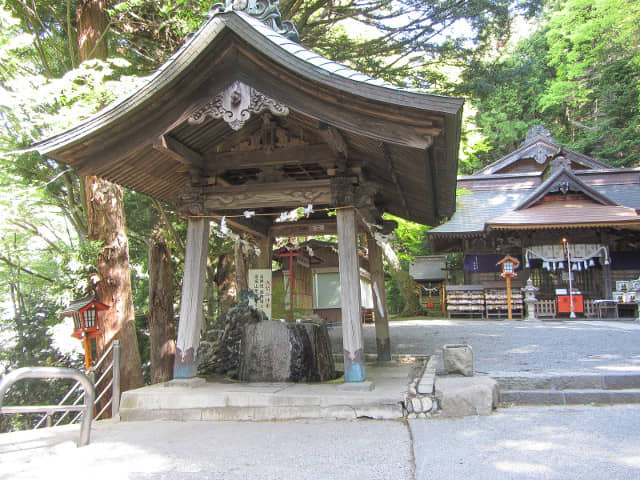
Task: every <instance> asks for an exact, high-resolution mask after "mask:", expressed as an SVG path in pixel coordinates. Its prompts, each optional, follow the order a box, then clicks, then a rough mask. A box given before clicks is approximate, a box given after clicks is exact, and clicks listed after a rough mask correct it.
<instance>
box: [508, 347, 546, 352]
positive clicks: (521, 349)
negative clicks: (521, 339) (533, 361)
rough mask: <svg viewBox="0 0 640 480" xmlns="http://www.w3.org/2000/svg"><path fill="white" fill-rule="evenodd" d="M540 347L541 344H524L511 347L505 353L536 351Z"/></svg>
mask: <svg viewBox="0 0 640 480" xmlns="http://www.w3.org/2000/svg"><path fill="white" fill-rule="evenodd" d="M539 348H540V345H523V346H522V347H518V348H511V349H509V350H507V351H506V352H505V353H534V352H535V351H536V350H538V349H539Z"/></svg>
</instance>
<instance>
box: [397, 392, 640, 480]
mask: <svg viewBox="0 0 640 480" xmlns="http://www.w3.org/2000/svg"><path fill="white" fill-rule="evenodd" d="M409 423H410V425H411V430H412V433H413V442H414V450H415V456H416V476H415V478H416V480H440V479H442V480H450V479H473V480H495V479H522V480H525V479H526V480H533V479H545V480H575V479H581V480H603V479H607V480H609V479H616V480H626V479H629V480H631V479H634V480H635V479H638V478H640V405H616V406H604V407H591V406H571V407H569V406H567V407H511V408H508V409H500V410H498V411H497V412H495V413H493V414H492V415H491V416H488V417H465V418H459V419H439V420H410V421H409Z"/></svg>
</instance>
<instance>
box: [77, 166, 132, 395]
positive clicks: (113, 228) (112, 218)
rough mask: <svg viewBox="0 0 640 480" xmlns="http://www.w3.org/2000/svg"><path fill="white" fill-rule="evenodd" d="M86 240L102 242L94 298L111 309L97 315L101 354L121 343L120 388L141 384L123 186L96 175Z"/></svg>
mask: <svg viewBox="0 0 640 480" xmlns="http://www.w3.org/2000/svg"><path fill="white" fill-rule="evenodd" d="M86 190H87V224H88V228H89V240H93V241H98V242H101V243H102V251H101V252H100V253H99V255H98V265H97V269H98V273H97V278H96V279H95V282H94V283H95V290H96V297H97V300H98V301H100V302H103V303H106V304H107V305H109V306H110V307H111V308H110V309H109V310H106V311H104V312H102V313H101V314H100V315H99V326H100V330H101V331H102V335H100V336H99V337H98V338H97V353H98V356H100V355H102V353H103V352H104V350H105V348H106V347H108V345H109V343H110V342H111V341H112V340H113V339H116V338H117V339H119V340H120V345H121V360H120V365H121V368H120V372H121V389H122V391H126V390H130V389H132V388H137V387H141V386H142V385H144V379H143V377H142V363H141V361H140V352H139V351H138V339H137V337H136V326H135V318H134V312H133V297H132V294H131V276H130V269H129V242H128V239H127V235H126V231H125V218H124V206H123V194H122V188H120V187H119V186H117V185H115V184H112V183H110V182H107V181H106V180H102V179H99V178H97V177H94V176H92V177H87V178H86Z"/></svg>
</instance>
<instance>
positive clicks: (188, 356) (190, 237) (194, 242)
mask: <svg viewBox="0 0 640 480" xmlns="http://www.w3.org/2000/svg"><path fill="white" fill-rule="evenodd" d="M208 242H209V220H208V219H204V218H197V217H195V218H190V219H189V225H188V228H187V248H186V251H185V259H184V278H183V281H182V299H181V301H180V322H179V323H178V339H177V341H176V358H175V362H174V365H173V378H192V377H195V376H196V375H197V372H198V361H197V358H196V354H197V352H198V345H199V343H200V328H201V326H202V317H203V310H202V302H203V300H204V287H205V273H206V267H207V246H208Z"/></svg>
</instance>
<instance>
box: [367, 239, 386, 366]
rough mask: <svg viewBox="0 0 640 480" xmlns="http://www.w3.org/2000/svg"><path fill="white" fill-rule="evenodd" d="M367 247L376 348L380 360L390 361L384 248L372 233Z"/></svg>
mask: <svg viewBox="0 0 640 480" xmlns="http://www.w3.org/2000/svg"><path fill="white" fill-rule="evenodd" d="M367 249H368V250H369V271H370V273H371V289H372V290H373V305H374V309H375V312H376V348H377V353H378V361H379V362H388V361H390V360H391V343H390V341H389V316H388V314H387V295H386V292H385V289H384V270H383V267H382V249H381V248H380V246H379V245H378V244H377V243H376V239H375V238H374V237H373V236H372V235H368V236H367Z"/></svg>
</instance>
